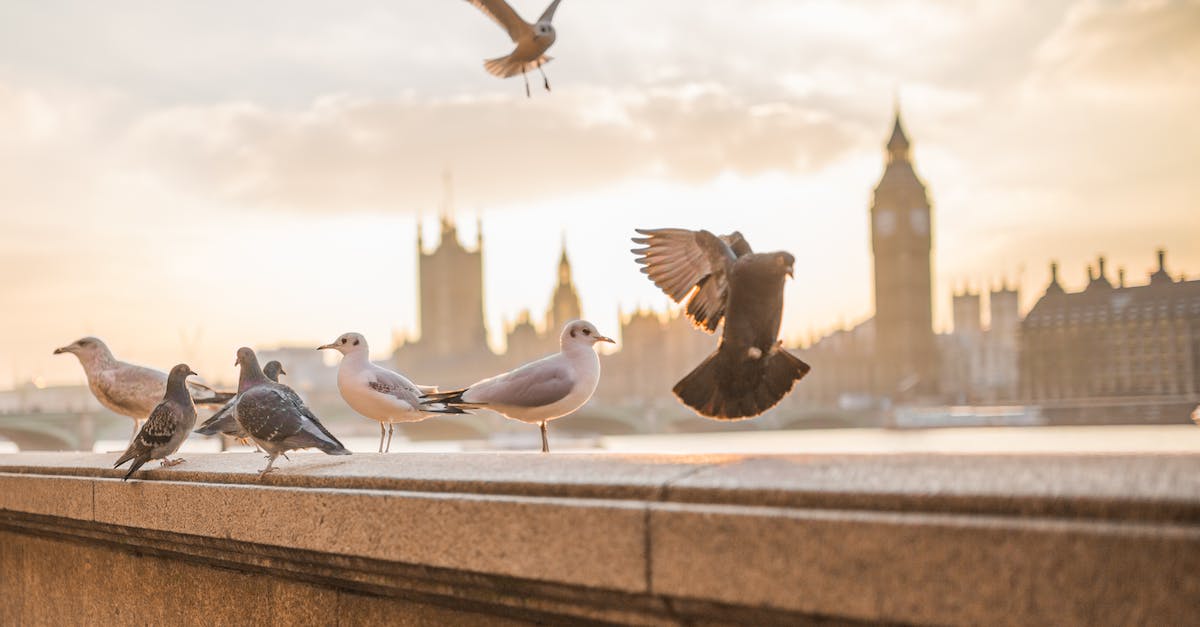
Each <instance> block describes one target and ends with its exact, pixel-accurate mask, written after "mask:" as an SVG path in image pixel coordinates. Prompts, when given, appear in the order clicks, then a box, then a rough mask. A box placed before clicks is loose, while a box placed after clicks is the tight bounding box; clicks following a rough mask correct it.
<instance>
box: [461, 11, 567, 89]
mask: <svg viewBox="0 0 1200 627" xmlns="http://www.w3.org/2000/svg"><path fill="white" fill-rule="evenodd" d="M467 2H470V3H471V4H473V5H475V7H476V8H478V9H479V10H480V11H483V13H484V14H485V15H487V16H488V17H490V18H492V20H494V21H495V22H496V23H497V24H499V25H500V27H501V28H503V29H504V30H505V31H507V32H508V36H509V37H510V38H512V40H513V43H515V44H516V45H517V47H516V48H513V51H512V52H510V53H509V54H508V55H507V56H503V57H497V58H495V59H488V60H487V61H484V62H483V67H484V69H486V70H487V71H488V72H490V73H491V74H492V75H493V76H497V77H499V78H509V77H511V76H516V75H517V73H518V72H520V74H521V77H522V78H524V79H525V97H527V98H528V97H530V93H529V76H528V75H526V74H525V72H527V71H529V70H532V69H534V68H537V71H538V72H540V73H541V75H542V84H543V85H545V87H546V91H550V79H548V78H546V72H545V70H543V69H542V66H543V65H545V64H547V63H549V62H550V61H551V59H553V58H554V57H551V56H549V55H547V54H546V50H548V49H549V48H550V46H552V45H553V44H554V40H555V38H556V37H557V34H556V33H555V32H554V25H553V24H551V22H552V21H553V20H554V11H555V10H556V9H558V3H559V2H562V0H554V2H551V3H550V6H548V7H546V10H545V12H543V13H542V16H541V17H539V18H538V20H537V22H536V23H534V24H530V23H529V22H526V21H525V20H523V19H521V16H520V15H517V12H516V11H514V10H513V8H512V7H511V6H509V4H508V2H505V0H467Z"/></svg>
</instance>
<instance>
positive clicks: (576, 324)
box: [559, 320, 616, 348]
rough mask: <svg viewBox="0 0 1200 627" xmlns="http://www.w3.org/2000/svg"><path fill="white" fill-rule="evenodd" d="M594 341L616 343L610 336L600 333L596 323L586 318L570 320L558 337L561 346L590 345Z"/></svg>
mask: <svg viewBox="0 0 1200 627" xmlns="http://www.w3.org/2000/svg"><path fill="white" fill-rule="evenodd" d="M596 342H608V343H610V344H616V341H614V340H613V339H612V338H610V337H605V336H603V335H600V332H599V331H597V330H596V325H594V324H592V323H590V322H588V321H587V320H572V321H570V322H568V323H567V326H565V327H563V332H562V337H561V338H559V343H560V344H561V345H562V347H563V348H566V347H567V346H572V345H580V346H587V347H591V346H592V345H593V344H595V343H596Z"/></svg>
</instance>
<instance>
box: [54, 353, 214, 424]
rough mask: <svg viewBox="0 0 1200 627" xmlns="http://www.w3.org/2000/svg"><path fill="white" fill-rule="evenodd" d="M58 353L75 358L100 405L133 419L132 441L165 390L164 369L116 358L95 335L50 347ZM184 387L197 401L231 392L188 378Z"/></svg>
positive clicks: (204, 401)
mask: <svg viewBox="0 0 1200 627" xmlns="http://www.w3.org/2000/svg"><path fill="white" fill-rule="evenodd" d="M62 353H71V354H73V355H75V356H76V357H78V358H79V364H80V365H81V366H83V373H84V374H85V375H87V382H88V388H89V389H91V391H92V395H94V396H95V397H96V400H98V401H100V404H101V405H103V406H105V407H107V408H108V409H110V410H112V411H113V412H114V413H117V414H120V415H122V416H127V417H129V418H132V419H133V434H132V435H131V436H130V438H129V443H130V444H132V443H133V440H134V438H136V437H137V433H138V426H139V423H141V421H143V420H145V419H146V418H147V417H148V416H149V415H150V412H151V411H152V410H154V408H155V407H156V406H157V405H158V402H159V400H160V399H162V397H163V392H165V391H166V387H167V373H165V372H162V371H160V370H155V369H153V368H146V367H145V366H138V365H135V364H130V363H126V362H123V361H119V360H117V358H116V357H113V354H112V351H111V350H109V349H108V346H107V345H106V344H105V343H104V342H103V341H101V340H100V339H99V338H95V337H85V338H81V339H79V340H76V341H74V342H72V343H70V344H68V345H66V346H63V347H61V348H56V349H54V354H55V355H61V354H62ZM187 388H188V390H189V391H190V392H191V394H192V398H193V399H194V401H195V402H196V403H200V404H214V405H215V404H221V403H225V402H227V401H229V400H230V399H232V398H233V396H234V395H233V394H231V393H227V392H217V391H215V390H213V389H212V388H210V387H208V386H206V385H203V384H201V383H197V382H195V381H188V382H187Z"/></svg>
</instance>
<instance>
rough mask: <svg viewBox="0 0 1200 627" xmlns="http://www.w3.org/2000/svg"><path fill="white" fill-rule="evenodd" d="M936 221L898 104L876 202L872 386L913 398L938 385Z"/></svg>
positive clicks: (873, 222)
mask: <svg viewBox="0 0 1200 627" xmlns="http://www.w3.org/2000/svg"><path fill="white" fill-rule="evenodd" d="M932 224H933V223H932V216H931V208H930V203H929V197H928V195H927V194H926V191H925V185H924V183H922V182H921V180H920V179H919V178H918V177H917V174H916V171H915V170H914V169H913V164H912V158H911V154H910V144H909V141H908V137H907V136H906V135H905V134H904V128H903V127H902V126H901V124H900V111H899V109H897V111H896V121H895V123H894V124H893V126H892V135H891V138H889V139H888V143H887V165H886V167H885V168H884V172H883V178H882V179H880V181H879V185H877V186H876V187H875V199H874V202H873V203H872V205H871V250H872V252H873V254H874V275H875V333H874V335H875V369H876V370H877V373H876V376H875V385H876V386H877V387H876V391H877V392H878V393H879V394H881V395H883V396H888V397H895V398H909V399H912V398H919V397H926V396H929V395H931V394H935V393H936V392H937V389H938V377H937V372H938V368H937V366H938V354H937V348H936V345H935V342H934V334H933V291H932V262H931V250H932V242H933V229H932Z"/></svg>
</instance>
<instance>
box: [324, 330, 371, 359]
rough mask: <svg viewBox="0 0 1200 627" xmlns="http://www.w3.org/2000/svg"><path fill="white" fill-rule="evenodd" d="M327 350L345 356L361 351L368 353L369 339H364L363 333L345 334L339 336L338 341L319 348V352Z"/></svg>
mask: <svg viewBox="0 0 1200 627" xmlns="http://www.w3.org/2000/svg"><path fill="white" fill-rule="evenodd" d="M326 348H332V349H333V350H335V351H337V352H339V353H341V354H343V355H349V354H351V353H357V352H359V351H362V352H364V353H365V352H366V351H367V338H365V337H363V334H362V333H343V334H341V335H339V336H338V339H336V340H334V341H332V342H330V343H328V344H325V345H323V346H318V347H317V350H324V349H326Z"/></svg>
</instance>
